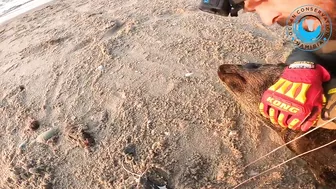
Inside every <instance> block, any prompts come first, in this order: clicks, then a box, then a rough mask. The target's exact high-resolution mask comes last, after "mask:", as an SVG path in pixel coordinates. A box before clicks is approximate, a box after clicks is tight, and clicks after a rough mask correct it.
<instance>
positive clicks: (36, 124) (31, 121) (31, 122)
mask: <svg viewBox="0 0 336 189" xmlns="http://www.w3.org/2000/svg"><path fill="white" fill-rule="evenodd" d="M28 128H29V129H30V130H32V131H36V130H37V129H39V128H40V122H39V121H37V120H36V119H33V118H31V117H29V118H28Z"/></svg>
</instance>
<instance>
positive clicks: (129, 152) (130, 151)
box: [124, 144, 136, 157]
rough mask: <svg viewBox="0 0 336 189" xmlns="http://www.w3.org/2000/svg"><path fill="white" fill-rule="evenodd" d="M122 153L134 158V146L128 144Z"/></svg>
mask: <svg viewBox="0 0 336 189" xmlns="http://www.w3.org/2000/svg"><path fill="white" fill-rule="evenodd" d="M124 153H125V154H126V155H130V156H132V157H134V156H135V155H136V147H135V145H134V144H129V145H127V146H126V147H125V149H124Z"/></svg>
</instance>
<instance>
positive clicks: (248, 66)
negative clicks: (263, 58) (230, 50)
mask: <svg viewBox="0 0 336 189" xmlns="http://www.w3.org/2000/svg"><path fill="white" fill-rule="evenodd" d="M261 66H262V64H257V63H247V64H245V65H243V68H244V69H246V70H248V71H253V70H257V69H258V68H260V67H261Z"/></svg>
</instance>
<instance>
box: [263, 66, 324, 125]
mask: <svg viewBox="0 0 336 189" xmlns="http://www.w3.org/2000/svg"><path fill="white" fill-rule="evenodd" d="M328 80H330V74H329V73H328V71H327V70H326V69H325V68H323V67H322V66H320V65H316V64H314V63H311V62H296V63H293V64H291V65H290V66H288V67H287V68H286V69H285V70H284V72H283V74H282V75H281V77H280V79H279V80H278V81H277V82H276V83H275V84H274V85H273V86H271V87H269V88H268V90H267V91H266V92H265V93H264V94H263V96H262V100H261V103H260V107H259V109H260V112H261V114H262V115H263V116H264V117H267V118H269V119H270V120H271V122H272V123H273V124H279V125H281V126H282V127H288V128H290V129H293V130H298V129H301V130H302V131H307V130H309V128H310V127H311V126H313V125H314V124H315V123H316V121H317V120H318V118H319V115H320V114H321V111H322V108H323V105H324V95H323V87H322V83H323V82H326V81H328Z"/></svg>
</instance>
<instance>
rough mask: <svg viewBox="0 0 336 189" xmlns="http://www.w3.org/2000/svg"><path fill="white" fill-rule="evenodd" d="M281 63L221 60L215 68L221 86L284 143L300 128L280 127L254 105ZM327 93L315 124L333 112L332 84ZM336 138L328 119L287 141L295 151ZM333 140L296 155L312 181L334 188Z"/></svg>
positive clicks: (335, 125) (335, 100)
mask: <svg viewBox="0 0 336 189" xmlns="http://www.w3.org/2000/svg"><path fill="white" fill-rule="evenodd" d="M284 68H285V64H255V63H248V64H245V65H234V64H223V65H221V66H219V68H218V71H217V73H218V77H219V79H220V80H221V81H222V84H223V85H224V88H225V89H226V90H227V91H228V92H229V93H230V94H231V96H232V97H233V98H234V100H235V101H236V102H237V103H239V104H240V105H241V107H242V108H243V109H244V111H245V112H246V113H247V115H249V116H255V118H256V119H257V120H259V121H261V122H262V123H264V124H265V125H266V126H268V127H269V128H271V129H272V130H273V131H274V132H276V133H277V134H278V136H280V137H281V139H282V140H283V141H284V143H287V142H289V141H291V140H293V139H295V138H297V137H299V136H301V135H302V134H304V133H303V132H301V131H294V130H291V129H282V128H281V127H280V126H274V125H273V124H272V123H271V122H270V121H269V120H268V119H265V118H264V117H262V116H261V115H260V113H259V110H258V106H259V101H260V99H261V96H262V94H263V92H264V91H265V90H266V89H267V88H268V87H270V86H271V85H272V84H273V83H274V82H276V80H277V79H278V78H279V76H280V75H281V73H282V72H283V69H284ZM328 93H329V94H330V95H331V96H330V97H329V99H328V101H327V104H326V111H325V112H324V115H325V116H323V118H320V119H319V121H318V123H317V124H318V125H320V124H322V123H325V122H326V120H325V119H324V117H326V118H331V117H332V116H336V88H335V89H331V90H330V91H329V92H328ZM335 139H336V123H335V122H329V123H328V124H326V125H325V126H323V127H322V128H319V129H317V130H315V131H313V132H311V133H309V134H308V135H305V136H303V137H302V138H300V139H299V140H296V141H294V142H292V143H290V144H288V145H287V148H288V149H290V150H291V151H292V152H293V153H294V154H296V155H299V154H302V153H304V152H307V151H309V150H312V149H314V148H317V147H320V146H322V145H324V144H327V143H329V142H331V141H333V140H335ZM335 154H336V144H332V145H329V146H327V147H325V148H321V149H319V150H317V151H314V152H311V153H308V154H305V155H303V156H301V157H300V158H301V159H302V160H304V161H305V162H307V166H308V168H309V169H310V170H311V172H312V174H313V176H314V177H315V179H316V181H317V182H318V183H319V184H320V185H321V186H328V187H330V188H336V164H335V162H336V156H335Z"/></svg>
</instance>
